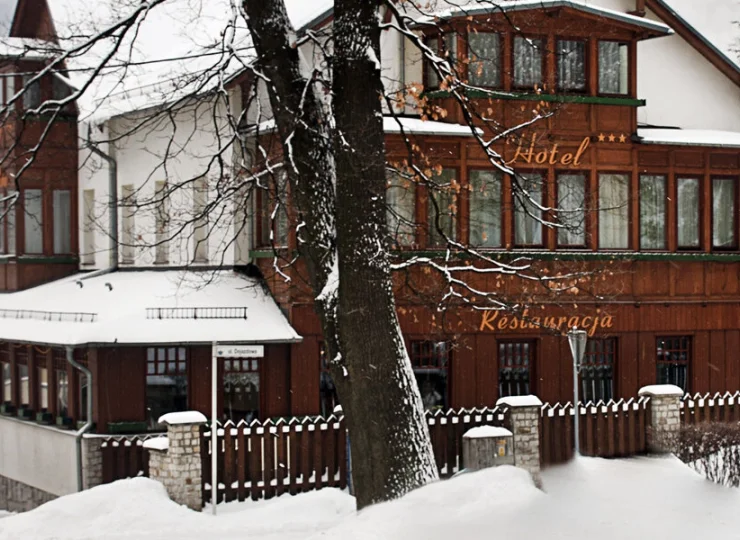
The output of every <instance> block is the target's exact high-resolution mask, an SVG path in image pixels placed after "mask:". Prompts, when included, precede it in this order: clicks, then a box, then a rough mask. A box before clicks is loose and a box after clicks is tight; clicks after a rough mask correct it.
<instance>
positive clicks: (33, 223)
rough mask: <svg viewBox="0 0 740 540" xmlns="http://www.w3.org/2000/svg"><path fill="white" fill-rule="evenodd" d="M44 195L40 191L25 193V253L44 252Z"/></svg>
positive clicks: (29, 190)
mask: <svg viewBox="0 0 740 540" xmlns="http://www.w3.org/2000/svg"><path fill="white" fill-rule="evenodd" d="M42 201H43V195H42V192H41V190H40V189H26V190H24V192H23V215H24V220H23V226H24V229H25V249H24V253H30V254H39V253H43V252H44V214H43V211H42V209H43V204H42Z"/></svg>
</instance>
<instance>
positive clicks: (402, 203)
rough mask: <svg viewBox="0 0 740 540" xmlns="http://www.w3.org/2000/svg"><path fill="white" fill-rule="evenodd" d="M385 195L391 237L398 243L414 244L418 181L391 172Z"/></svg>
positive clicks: (401, 244) (403, 244)
mask: <svg viewBox="0 0 740 540" xmlns="http://www.w3.org/2000/svg"><path fill="white" fill-rule="evenodd" d="M385 197H386V220H387V222H388V233H389V234H390V237H391V239H392V240H393V242H394V243H395V244H396V245H400V246H410V245H412V244H413V243H414V240H415V236H414V223H415V222H416V183H415V182H414V181H413V180H411V179H410V178H406V177H404V176H402V175H401V174H398V173H395V172H394V173H390V174H389V175H388V181H387V187H386V191H385Z"/></svg>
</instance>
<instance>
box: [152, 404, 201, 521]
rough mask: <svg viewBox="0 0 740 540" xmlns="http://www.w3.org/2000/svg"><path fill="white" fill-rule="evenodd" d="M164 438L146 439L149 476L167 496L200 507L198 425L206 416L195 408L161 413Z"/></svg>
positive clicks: (178, 501) (191, 506)
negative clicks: (165, 432)
mask: <svg viewBox="0 0 740 540" xmlns="http://www.w3.org/2000/svg"><path fill="white" fill-rule="evenodd" d="M159 423H160V424H167V437H159V438H156V439H149V440H147V441H146V442H144V448H146V449H147V450H149V477H150V478H152V479H154V480H157V481H159V482H161V483H162V485H164V487H165V489H167V494H168V495H169V496H170V499H172V500H173V501H175V502H176V503H178V504H183V505H185V506H187V507H188V508H190V509H192V510H197V511H200V510H201V509H202V508H203V495H202V487H201V481H202V477H201V465H202V464H201V455H200V426H201V425H203V424H205V423H206V417H205V416H203V414H201V413H199V412H197V411H185V412H178V413H169V414H165V415H164V416H162V417H161V418H160V419H159Z"/></svg>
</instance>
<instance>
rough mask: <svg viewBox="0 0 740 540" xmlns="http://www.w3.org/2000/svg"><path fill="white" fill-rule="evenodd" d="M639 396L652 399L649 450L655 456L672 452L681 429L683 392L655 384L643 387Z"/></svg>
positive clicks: (648, 438)
mask: <svg viewBox="0 0 740 540" xmlns="http://www.w3.org/2000/svg"><path fill="white" fill-rule="evenodd" d="M638 394H639V395H640V396H641V397H642V396H646V397H649V398H650V428H649V429H648V432H647V443H648V450H649V451H650V452H651V453H654V454H666V453H669V452H672V451H673V449H674V448H675V444H676V442H677V438H678V432H679V430H680V429H681V409H680V407H681V397H682V396H683V390H681V388H679V387H678V386H674V385H672V384H654V385H650V386H643V387H642V388H640V391H639V393H638Z"/></svg>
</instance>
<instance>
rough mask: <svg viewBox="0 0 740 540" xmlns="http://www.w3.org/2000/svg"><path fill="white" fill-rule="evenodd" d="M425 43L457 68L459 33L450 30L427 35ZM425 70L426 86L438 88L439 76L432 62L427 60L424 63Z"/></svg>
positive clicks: (451, 65) (453, 67)
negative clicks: (441, 33) (444, 32)
mask: <svg viewBox="0 0 740 540" xmlns="http://www.w3.org/2000/svg"><path fill="white" fill-rule="evenodd" d="M424 44H425V45H426V46H427V47H429V48H430V49H431V50H432V52H434V54H436V55H437V56H439V57H440V58H444V59H445V60H447V61H448V62H449V64H450V67H452V69H455V64H456V63H457V34H456V33H453V32H449V33H446V34H443V35H442V36H440V35H434V36H427V37H426V38H424ZM424 71H425V73H426V75H425V76H426V81H425V83H426V87H427V88H438V87H439V77H438V76H437V71H436V70H435V69H434V66H432V64H431V62H429V61H426V62H425V64H424Z"/></svg>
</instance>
